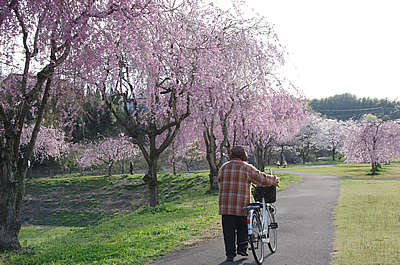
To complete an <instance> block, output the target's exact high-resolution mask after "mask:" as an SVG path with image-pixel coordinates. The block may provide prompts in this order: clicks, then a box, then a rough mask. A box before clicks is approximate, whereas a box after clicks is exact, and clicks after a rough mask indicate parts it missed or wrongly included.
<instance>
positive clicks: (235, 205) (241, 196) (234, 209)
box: [218, 146, 279, 261]
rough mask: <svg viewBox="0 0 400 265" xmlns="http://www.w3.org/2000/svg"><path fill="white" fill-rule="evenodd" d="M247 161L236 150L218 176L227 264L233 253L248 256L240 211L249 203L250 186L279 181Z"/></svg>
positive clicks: (240, 150) (243, 216)
mask: <svg viewBox="0 0 400 265" xmlns="http://www.w3.org/2000/svg"><path fill="white" fill-rule="evenodd" d="M246 161H247V153H246V151H245V150H244V148H243V146H235V147H233V148H232V150H231V155H230V161H229V162H227V163H225V164H224V165H223V166H222V167H221V169H220V171H219V173H218V182H219V214H220V215H222V229H223V234H224V242H225V254H226V256H227V259H226V260H227V261H233V258H234V257H235V256H236V253H237V254H239V255H242V256H248V254H247V218H246V216H247V215H246V214H247V213H246V212H244V211H243V207H245V206H247V205H248V204H249V203H250V188H251V183H254V184H256V185H259V186H276V185H277V181H278V180H279V178H278V177H276V176H273V175H267V174H265V173H264V172H261V171H260V170H258V169H257V168H255V167H254V166H252V165H250V164H248V163H246ZM235 239H236V245H237V248H236V247H235Z"/></svg>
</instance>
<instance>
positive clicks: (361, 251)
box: [302, 163, 400, 264]
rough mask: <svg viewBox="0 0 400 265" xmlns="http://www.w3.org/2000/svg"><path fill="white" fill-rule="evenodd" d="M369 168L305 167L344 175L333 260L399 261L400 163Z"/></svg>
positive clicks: (325, 172) (343, 261)
mask: <svg viewBox="0 0 400 265" xmlns="http://www.w3.org/2000/svg"><path fill="white" fill-rule="evenodd" d="M369 170H370V165H368V164H365V165H364V164H362V165H361V164H357V165H349V164H339V165H335V166H332V167H313V168H306V167H304V171H307V172H318V173H324V174H332V175H338V176H340V177H341V192H340V196H339V200H338V205H337V206H336V208H335V218H336V221H335V224H336V226H337V232H336V235H335V241H334V249H335V252H334V253H333V258H334V264H400V165H399V164H397V163H393V164H391V165H383V167H382V169H381V170H380V171H379V173H378V174H377V175H369V174H368V173H369ZM302 171H303V170H302Z"/></svg>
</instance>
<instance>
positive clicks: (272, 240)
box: [267, 206, 278, 253]
mask: <svg viewBox="0 0 400 265" xmlns="http://www.w3.org/2000/svg"><path fill="white" fill-rule="evenodd" d="M268 207H269V210H268V211H267V214H268V222H267V223H268V238H269V242H268V248H269V250H271V252H272V253H274V252H275V251H276V246H277V245H276V241H277V237H278V231H277V228H278V223H276V222H275V208H273V207H271V206H268Z"/></svg>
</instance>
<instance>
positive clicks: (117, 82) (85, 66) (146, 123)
mask: <svg viewBox="0 0 400 265" xmlns="http://www.w3.org/2000/svg"><path fill="white" fill-rule="evenodd" d="M171 2H173V3H175V1H171ZM148 3H149V5H148V6H147V8H146V10H144V11H143V10H139V11H140V12H142V11H143V12H144V13H145V16H144V17H143V18H138V16H137V13H131V10H136V11H137V9H129V11H128V10H126V12H125V13H123V14H121V17H115V19H113V20H109V21H108V22H107V23H104V25H102V26H101V27H98V28H96V31H95V33H94V34H93V35H92V39H93V40H98V41H94V42H90V43H87V47H86V46H84V47H83V48H82V50H81V53H80V57H81V58H87V60H83V61H79V62H76V61H74V62H71V65H74V67H75V69H79V71H80V72H81V73H77V75H79V76H80V77H81V78H82V82H83V83H84V84H89V86H91V87H93V88H97V89H99V90H100V91H101V92H102V96H103V99H104V101H105V103H106V105H107V106H108V108H109V109H110V110H111V112H112V113H113V114H114V116H115V117H116V119H117V120H118V121H119V123H120V124H121V125H122V126H124V127H125V129H126V130H127V132H128V133H129V135H130V136H131V137H133V138H134V140H135V143H137V145H138V147H139V148H140V150H141V152H142V154H143V156H144V158H145V160H146V162H147V164H148V171H147V173H146V174H145V176H144V181H145V182H146V184H147V186H148V188H149V195H150V196H149V197H150V205H151V206H156V205H158V204H159V198H158V182H157V168H158V160H159V157H160V155H161V154H162V153H163V152H164V151H165V150H166V149H167V148H168V146H170V145H171V143H172V142H173V140H174V139H175V137H176V136H177V134H178V132H179V130H180V128H181V125H182V122H183V121H184V120H185V119H186V118H187V117H188V116H189V115H190V114H191V99H192V94H193V93H194V91H196V90H201V89H202V87H200V85H199V83H200V82H199V81H200V80H201V79H202V78H203V77H204V73H203V72H202V71H201V69H200V68H199V63H200V61H201V60H207V59H210V58H211V57H210V56H212V50H213V49H214V48H215V42H216V41H215V39H214V38H213V37H214V36H210V34H211V33H210V32H212V28H211V27H209V24H210V22H209V21H208V20H206V19H205V18H206V17H209V9H210V8H211V6H207V5H204V4H203V3H202V2H201V1H184V2H182V3H180V4H179V5H169V4H168V1H149V2H148ZM150 9H151V10H152V11H151V12H148V10H150ZM103 47H107V48H106V50H104V48H103ZM89 58H90V59H89ZM91 58H95V60H94V61H93V60H91ZM120 106H123V107H122V108H121V107H120Z"/></svg>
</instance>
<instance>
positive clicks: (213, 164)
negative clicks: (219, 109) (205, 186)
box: [203, 130, 222, 190]
mask: <svg viewBox="0 0 400 265" xmlns="http://www.w3.org/2000/svg"><path fill="white" fill-rule="evenodd" d="M203 137H204V140H205V143H206V149H207V151H206V153H207V154H206V158H207V161H208V165H209V166H210V175H209V178H210V189H211V190H218V189H219V187H218V170H219V167H218V162H217V144H216V139H215V136H214V135H213V133H212V131H211V132H210V131H209V130H207V131H204V132H203ZM221 159H222V158H221Z"/></svg>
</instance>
